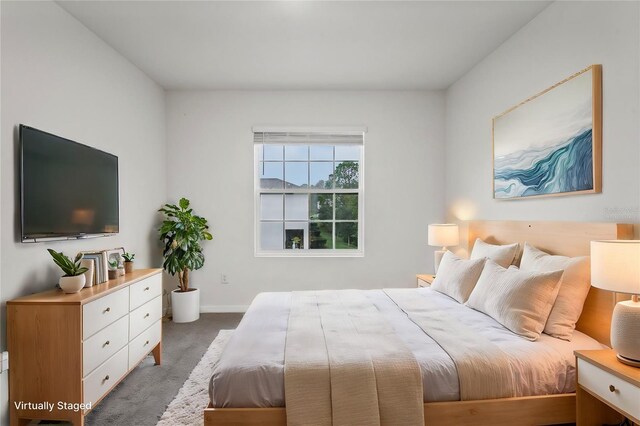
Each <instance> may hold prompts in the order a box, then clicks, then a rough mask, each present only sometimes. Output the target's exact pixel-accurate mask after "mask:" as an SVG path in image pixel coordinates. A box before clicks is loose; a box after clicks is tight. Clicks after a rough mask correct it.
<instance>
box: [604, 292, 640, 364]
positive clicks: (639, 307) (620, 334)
mask: <svg viewBox="0 0 640 426" xmlns="http://www.w3.org/2000/svg"><path fill="white" fill-rule="evenodd" d="M634 299H636V298H635V297H634ZM636 300H637V299H636ZM611 347H612V348H613V350H614V351H616V353H617V354H618V360H619V361H620V362H623V363H625V364H628V365H633V366H634V367H640V302H637V301H635V300H625V301H624V302H618V303H617V304H616V307H615V308H614V309H613V317H612V318H611Z"/></svg>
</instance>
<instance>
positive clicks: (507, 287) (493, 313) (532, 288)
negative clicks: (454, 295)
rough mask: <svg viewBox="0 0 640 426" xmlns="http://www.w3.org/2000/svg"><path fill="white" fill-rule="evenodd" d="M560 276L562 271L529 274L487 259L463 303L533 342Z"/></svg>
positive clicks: (543, 321)
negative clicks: (474, 285) (465, 301)
mask: <svg viewBox="0 0 640 426" xmlns="http://www.w3.org/2000/svg"><path fill="white" fill-rule="evenodd" d="M561 276H562V271H553V272H541V273H532V272H527V271H521V270H519V269H517V268H509V269H505V268H503V267H502V266H500V265H498V264H497V263H495V262H494V261H492V260H487V262H486V263H485V264H484V269H483V270H482V274H480V278H479V279H478V283H477V284H476V287H475V288H474V289H473V291H472V292H471V296H469V300H468V301H467V306H469V307H471V308H473V309H475V310H478V311H480V312H484V313H485V314H487V315H489V316H490V317H492V318H493V319H494V320H496V321H498V322H499V323H500V324H502V325H503V326H505V327H506V328H508V329H509V330H511V331H513V332H514V333H516V334H519V335H520V336H522V337H524V338H525V339H528V340H532V341H533V340H536V339H538V337H540V333H542V330H543V329H544V325H545V323H546V322H547V318H548V317H549V312H551V307H552V306H553V302H554V301H555V300H556V297H557V296H558V289H559V288H560V277H561Z"/></svg>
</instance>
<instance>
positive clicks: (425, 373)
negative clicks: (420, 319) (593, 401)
mask: <svg viewBox="0 0 640 426" xmlns="http://www.w3.org/2000/svg"><path fill="white" fill-rule="evenodd" d="M414 291H415V292H416V297H428V298H430V299H436V300H438V303H442V304H443V305H444V306H446V307H448V308H449V309H451V312H453V313H455V315H456V316H457V317H458V320H459V321H460V322H461V323H464V324H466V325H468V326H469V327H470V328H471V329H473V330H474V331H475V332H477V333H479V334H482V335H484V336H486V337H487V338H489V339H490V340H491V341H492V342H493V343H495V344H496V345H498V346H499V347H500V348H501V349H502V350H503V351H504V352H505V353H507V355H508V357H509V362H510V363H511V365H512V368H513V371H514V373H515V374H516V378H515V383H516V396H531V395H546V394H557V393H567V392H573V391H575V359H574V356H573V351H574V350H576V349H601V348H603V347H604V346H603V345H601V344H600V343H598V342H597V341H596V340H594V339H592V338H590V337H589V336H587V335H585V334H583V333H580V332H578V331H576V332H574V335H573V339H572V341H571V342H567V341H564V340H560V339H556V338H553V337H551V336H548V335H546V334H543V335H542V336H541V337H540V339H539V340H538V341H536V342H530V341H528V340H525V339H523V338H521V337H519V336H517V335H515V334H513V333H512V332H511V331H509V330H507V329H506V328H504V327H503V326H502V325H500V324H499V323H497V322H496V321H495V320H493V319H492V318H491V317H489V316H487V315H485V314H483V313H481V312H478V311H475V310H473V309H471V308H467V307H466V306H464V305H461V304H460V303H458V302H456V301H455V300H453V299H451V298H449V297H448V296H446V295H444V294H441V293H438V292H437V291H434V290H431V289H430V288H417V289H415V290H414ZM365 294H366V295H367V296H368V297H369V298H370V299H371V300H372V302H373V303H374V304H375V305H376V306H377V307H378V309H379V310H380V311H381V312H382V313H383V314H384V315H385V316H386V318H387V320H388V321H389V323H390V324H391V325H392V326H393V327H394V329H395V330H396V333H397V334H398V335H399V337H400V338H401V339H402V340H403V341H404V342H405V343H406V345H407V346H408V347H409V349H411V351H412V352H413V354H414V355H415V357H416V359H417V360H418V363H419V364H420V368H421V370H422V384H423V388H424V400H425V402H428V401H457V400H459V399H460V395H459V387H458V377H457V373H456V367H455V364H454V363H453V361H452V360H451V358H450V357H449V355H447V353H446V352H445V351H444V350H443V349H442V348H441V347H440V346H439V345H438V344H437V343H436V342H435V341H434V340H433V339H431V338H430V337H429V336H428V335H426V334H425V333H424V332H423V331H422V330H421V329H420V328H419V327H418V326H417V325H415V324H414V323H413V322H412V321H411V320H410V319H409V318H407V316H406V314H405V313H404V312H403V311H401V310H400V309H399V308H398V307H397V306H396V305H395V304H394V303H393V301H391V300H390V299H389V298H388V297H387V296H386V295H385V293H384V292H382V291H381V290H366V291H365ZM290 300H291V294H290V293H261V294H259V295H258V296H256V298H255V299H254V301H253V303H252V304H251V306H250V307H249V309H248V311H247V313H246V314H245V316H244V318H243V319H242V321H241V322H240V324H239V325H238V328H237V329H236V331H235V332H234V334H233V336H232V337H231V339H230V340H229V343H228V344H227V347H226V348H225V350H224V352H223V353H222V356H221V357H220V361H219V362H218V364H217V365H216V367H215V368H214V371H213V375H212V377H211V382H210V387H209V394H210V397H211V402H212V404H213V406H214V407H247V408H249V407H283V406H284V347H285V337H286V329H287V322H288V317H289V305H290Z"/></svg>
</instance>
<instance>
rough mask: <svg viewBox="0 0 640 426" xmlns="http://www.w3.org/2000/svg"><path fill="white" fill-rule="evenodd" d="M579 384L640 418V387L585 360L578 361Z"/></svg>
mask: <svg viewBox="0 0 640 426" xmlns="http://www.w3.org/2000/svg"><path fill="white" fill-rule="evenodd" d="M578 384H579V385H580V386H582V387H583V388H585V389H587V390H589V391H590V392H592V393H594V394H596V395H597V396H599V397H600V398H602V400H604V401H606V402H608V403H610V404H612V405H613V406H614V407H617V408H619V409H620V410H623V411H625V412H627V413H628V414H630V415H632V416H633V417H635V418H636V419H638V418H640V403H639V401H640V388H639V387H637V386H634V385H632V384H631V383H629V382H626V381H624V380H622V379H620V378H619V377H618V376H615V375H613V374H611V373H609V372H607V371H605V370H602V369H600V368H598V367H596V366H594V365H593V364H590V363H588V362H587V361H585V360H583V359H578ZM611 386H612V388H610V387H611ZM612 389H613V391H612Z"/></svg>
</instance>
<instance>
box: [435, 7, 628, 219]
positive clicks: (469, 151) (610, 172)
mask: <svg viewBox="0 0 640 426" xmlns="http://www.w3.org/2000/svg"><path fill="white" fill-rule="evenodd" d="M639 6H640V4H639V3H638V2H555V3H553V4H551V5H550V6H549V7H547V8H546V9H545V10H543V11H542V12H541V13H540V14H539V15H538V16H537V17H536V18H534V19H533V20H532V21H531V22H530V23H529V24H527V25H526V26H525V27H524V28H522V29H521V30H520V31H519V32H518V33H516V34H515V35H514V36H513V37H511V38H510V39H509V40H507V41H506V42H505V43H504V44H503V45H502V46H501V47H500V48H498V49H497V50H496V51H494V52H493V53H492V54H491V55H489V56H488V57H487V58H485V59H484V60H483V61H482V62H481V63H479V64H478V65H477V66H476V67H475V68H474V69H473V70H471V71H470V72H469V73H468V74H467V75H465V76H464V77H463V78H462V79H460V80H459V81H457V82H456V83H455V84H454V85H453V86H451V87H450V88H449V89H448V90H447V95H446V103H447V107H446V110H447V120H446V122H447V123H446V133H447V143H446V178H447V182H446V200H447V209H448V215H449V217H450V219H455V218H457V219H462V220H465V219H495V220H501V219H512V220H567V221H605V222H624V223H629V222H635V223H637V222H640V133H639V130H638V129H639V128H638V126H639V124H638V123H639V113H640V112H639V108H638V107H639V105H638V102H639V92H640V86H639V81H640V68H639V54H640V45H639V38H640V35H639V28H640V19H639V14H640V11H639V9H640V8H639ZM591 64H602V69H603V95H604V108H603V109H604V114H603V115H604V127H603V150H604V153H603V190H602V193H601V194H595V195H579V196H566V197H551V198H543V199H529V200H515V201H496V200H493V199H492V153H491V118H492V117H493V116H495V115H497V114H499V113H501V112H503V111H505V110H506V109H508V108H510V107H511V106H513V105H516V104H518V103H519V102H521V101H522V100H524V99H527V98H528V97H530V96H532V95H534V94H536V93H538V92H540V91H542V90H544V89H546V88H547V87H550V86H552V85H553V84H555V83H556V82H558V81H561V80H563V79H564V78H565V77H568V76H570V75H572V74H573V73H575V72H577V71H580V70H582V69H583V68H586V67H587V66H589V65H591Z"/></svg>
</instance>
